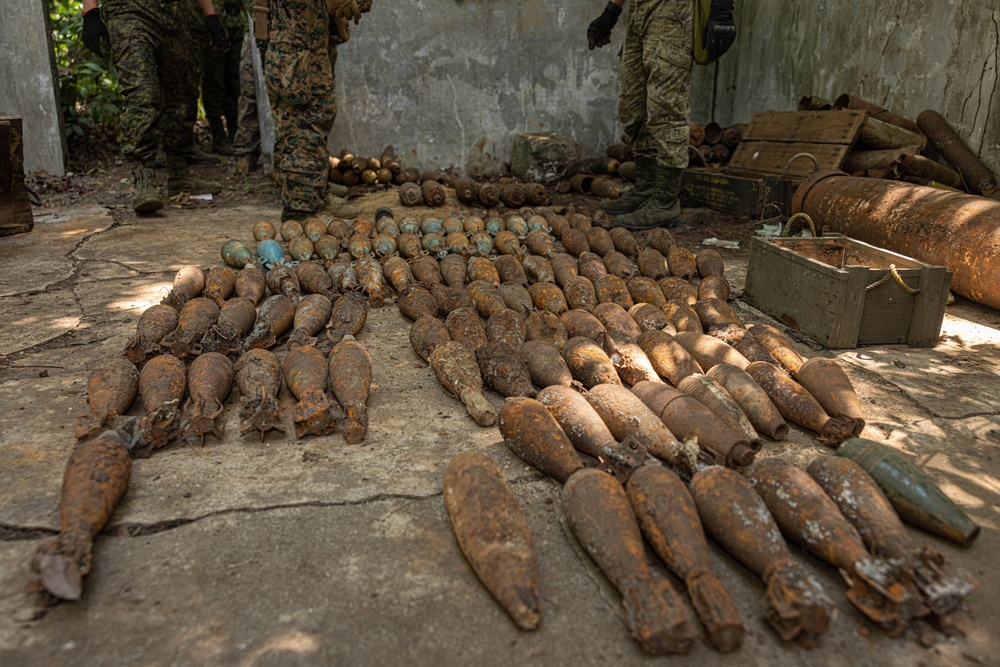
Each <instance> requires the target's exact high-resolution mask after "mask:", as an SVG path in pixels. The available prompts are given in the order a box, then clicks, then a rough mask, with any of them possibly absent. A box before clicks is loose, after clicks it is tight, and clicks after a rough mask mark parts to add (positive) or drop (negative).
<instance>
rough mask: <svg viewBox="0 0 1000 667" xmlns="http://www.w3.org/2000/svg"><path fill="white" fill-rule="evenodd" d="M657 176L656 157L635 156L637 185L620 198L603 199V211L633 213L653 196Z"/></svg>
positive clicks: (618, 213)
mask: <svg viewBox="0 0 1000 667" xmlns="http://www.w3.org/2000/svg"><path fill="white" fill-rule="evenodd" d="M655 178H656V158H652V157H645V156H643V155H636V156H635V185H633V186H632V188H630V189H629V190H627V191H626V192H625V194H623V195H622V196H621V197H619V198H618V199H602V200H601V203H600V204H598V206H600V207H601V210H602V211H606V212H607V213H613V214H615V215H620V214H622V213H631V212H632V211H635V210H636V209H638V208H639V207H640V206H642V205H643V204H645V203H646V202H647V201H648V200H649V198H650V197H652V196H653V185H654V181H655Z"/></svg>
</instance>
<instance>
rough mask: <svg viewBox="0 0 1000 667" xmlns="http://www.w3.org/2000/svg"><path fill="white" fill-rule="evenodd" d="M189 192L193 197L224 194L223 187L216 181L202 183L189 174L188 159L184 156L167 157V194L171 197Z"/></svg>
mask: <svg viewBox="0 0 1000 667" xmlns="http://www.w3.org/2000/svg"><path fill="white" fill-rule="evenodd" d="M182 192H187V193H188V194H192V195H214V194H218V193H219V192H222V185H220V184H219V183H216V182H215V181H201V180H198V179H197V178H193V177H192V176H191V175H190V174H189V173H188V164H187V159H186V158H185V157H184V156H183V155H168V156H167V194H168V195H170V196H171V197H173V196H175V195H179V194H181V193H182Z"/></svg>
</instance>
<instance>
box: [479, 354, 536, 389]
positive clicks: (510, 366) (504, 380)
mask: <svg viewBox="0 0 1000 667" xmlns="http://www.w3.org/2000/svg"><path fill="white" fill-rule="evenodd" d="M517 350H518V348H517V347H515V346H513V345H510V344H508V343H503V342H497V343H494V342H488V343H487V344H486V345H483V346H481V347H480V348H479V349H477V350H476V362H477V363H478V364H479V371H480V373H481V375H482V378H483V382H484V383H485V384H486V386H487V387H489V388H490V389H492V390H493V391H495V392H497V393H498V394H500V395H501V396H507V397H510V396H528V397H533V396H534V395H535V388H534V387H533V386H531V374H530V373H529V372H528V366H527V364H525V363H524V361H523V360H522V359H521V357H520V355H519V354H518V352H517Z"/></svg>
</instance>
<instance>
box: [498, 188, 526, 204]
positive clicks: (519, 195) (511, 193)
mask: <svg viewBox="0 0 1000 667" xmlns="http://www.w3.org/2000/svg"><path fill="white" fill-rule="evenodd" d="M525 199H526V195H525V192H524V186H522V185H521V184H520V183H515V182H511V183H504V184H503V185H501V186H500V201H502V202H503V203H504V204H506V205H507V206H508V207H509V208H520V207H521V206H524V201H525Z"/></svg>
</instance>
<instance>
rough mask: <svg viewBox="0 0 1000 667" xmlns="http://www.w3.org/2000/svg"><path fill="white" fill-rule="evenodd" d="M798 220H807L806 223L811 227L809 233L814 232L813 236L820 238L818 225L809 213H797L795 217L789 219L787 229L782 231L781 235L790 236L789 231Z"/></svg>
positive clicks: (786, 224)
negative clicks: (817, 230) (817, 229)
mask: <svg viewBox="0 0 1000 667" xmlns="http://www.w3.org/2000/svg"><path fill="white" fill-rule="evenodd" d="M797 220H805V221H806V223H807V224H808V225H809V231H811V232H812V235H813V236H819V234H817V233H816V224H815V223H814V222H813V219H812V218H811V217H810V216H809V214H808V213H796V214H795V215H793V216H792V217H790V218H789V219H788V222H786V223H785V228H784V229H783V230H781V235H782V236H788V230H790V229H791V228H792V223H793V222H796V221H797Z"/></svg>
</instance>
